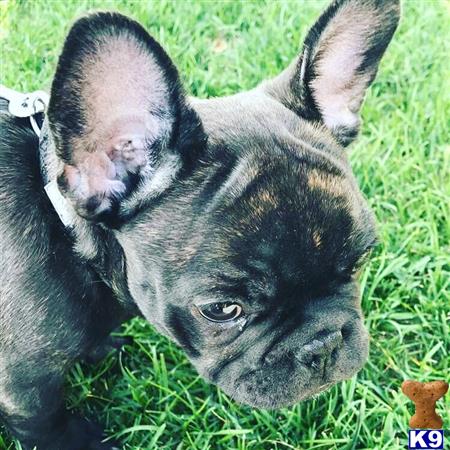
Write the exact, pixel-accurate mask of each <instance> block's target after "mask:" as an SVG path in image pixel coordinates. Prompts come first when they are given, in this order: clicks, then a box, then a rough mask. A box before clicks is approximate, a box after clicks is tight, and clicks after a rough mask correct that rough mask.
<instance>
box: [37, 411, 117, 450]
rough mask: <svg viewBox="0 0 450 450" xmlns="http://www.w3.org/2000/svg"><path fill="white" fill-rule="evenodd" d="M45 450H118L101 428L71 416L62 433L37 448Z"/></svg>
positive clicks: (115, 442)
mask: <svg viewBox="0 0 450 450" xmlns="http://www.w3.org/2000/svg"><path fill="white" fill-rule="evenodd" d="M41 447H42V448H45V449H46V450H120V449H121V448H122V447H121V445H120V444H119V443H118V442H117V441H113V440H111V439H107V436H106V435H105V434H104V432H103V428H102V427H101V426H100V425H98V424H97V423H95V422H91V421H89V420H87V419H84V418H81V417H79V416H71V417H70V419H69V420H68V422H67V425H66V426H65V427H64V432H63V433H62V434H59V435H58V436H57V437H54V438H53V437H52V439H51V443H47V442H46V443H45V444H43V445H41V446H38V448H39V449H40V448H41Z"/></svg>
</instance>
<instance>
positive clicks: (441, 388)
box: [402, 380, 448, 430]
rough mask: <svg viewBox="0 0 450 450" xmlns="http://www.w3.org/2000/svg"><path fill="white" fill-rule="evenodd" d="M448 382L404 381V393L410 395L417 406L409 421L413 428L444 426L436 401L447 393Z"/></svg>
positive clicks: (436, 428) (437, 427) (435, 428)
mask: <svg viewBox="0 0 450 450" xmlns="http://www.w3.org/2000/svg"><path fill="white" fill-rule="evenodd" d="M447 390H448V383H446V382H445V381H431V382H429V383H420V382H418V381H413V380H406V381H404V382H403V383H402V391H403V393H404V394H405V395H406V396H407V397H409V398H410V399H411V400H412V401H413V402H414V405H415V407H416V411H415V414H414V415H413V416H412V417H411V420H410V421H409V426H410V427H411V428H427V429H433V430H438V429H441V428H442V424H443V421H442V417H440V416H439V415H438V414H437V413H436V402H437V401H438V400H439V399H440V398H441V397H443V396H444V395H445V393H446V392H447Z"/></svg>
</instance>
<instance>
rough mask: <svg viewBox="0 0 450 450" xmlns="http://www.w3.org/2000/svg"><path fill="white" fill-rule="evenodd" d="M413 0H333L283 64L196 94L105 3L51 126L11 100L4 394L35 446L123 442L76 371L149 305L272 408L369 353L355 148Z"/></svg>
mask: <svg viewBox="0 0 450 450" xmlns="http://www.w3.org/2000/svg"><path fill="white" fill-rule="evenodd" d="M399 9H400V7H399V2H398V1H397V0H337V1H334V2H333V3H331V5H330V6H329V7H328V8H327V9H326V10H325V11H324V12H323V14H322V15H321V16H320V18H319V19H318V21H317V22H316V23H315V25H314V26H313V27H312V28H311V30H310V31H309V33H308V34H307V36H306V39H305V42H304V46H303V50H302V52H301V53H300V55H299V56H298V57H297V59H295V61H293V62H292V64H291V65H290V66H289V67H287V68H286V69H285V70H284V71H283V72H282V73H281V74H280V75H279V76H277V77H275V78H273V79H270V80H268V81H264V82H263V83H261V84H260V85H259V86H257V87H255V88H254V89H252V90H250V91H248V92H244V93H240V94H237V95H232V96H230V97H226V98H213V99H196V98H190V97H188V96H187V95H186V94H185V93H184V91H183V88H182V86H181V84H180V79H179V75H178V73H177V70H176V68H175V66H174V64H173V62H172V61H171V59H170V58H169V56H168V55H167V53H166V52H165V51H164V50H163V49H162V47H161V46H160V45H159V44H158V43H157V42H156V41H155V40H154V39H153V38H152V37H151V36H149V34H148V33H147V32H146V31H145V30H144V29H143V28H142V27H141V26H140V25H139V24H138V23H136V22H135V21H133V20H131V19H129V18H127V17H124V16H122V15H120V14H117V13H112V12H111V13H110V12H99V13H94V14H91V15H88V16H86V17H83V18H81V19H79V20H78V21H77V22H76V23H75V24H74V25H73V27H72V29H71V31H70V32H69V34H68V36H67V38H66V40H65V43H64V47H63V50H62V53H61V56H60V58H59V62H58V65H57V69H56V74H55V77H54V80H53V83H52V86H51V92H50V102H49V105H48V109H47V111H46V114H45V121H44V124H43V128H42V133H41V137H40V142H39V139H38V138H37V136H36V135H35V134H34V133H33V131H32V130H31V128H30V127H29V123H28V121H27V120H25V119H20V118H17V117H13V116H12V115H10V114H8V113H7V110H6V107H7V104H6V102H3V103H2V112H1V141H0V142H1V147H0V173H1V175H0V199H1V213H0V227H1V246H2V249H1V271H0V289H1V304H0V313H1V316H0V411H1V417H2V418H3V420H4V422H5V424H6V425H7V426H8V427H9V429H10V430H11V432H12V433H13V435H14V436H15V437H17V438H18V439H19V440H20V441H21V442H22V445H23V446H24V447H25V448H31V447H33V446H36V447H37V449H38V450H81V449H83V450H86V449H110V448H113V446H114V445H115V444H113V443H111V442H110V441H106V442H102V439H103V437H102V432H101V430H100V427H98V426H96V425H95V424H93V423H92V422H89V421H87V420H85V419H83V418H81V417H77V416H74V415H71V414H69V413H68V412H67V411H66V410H65V408H64V401H63V395H62V385H63V380H64V374H65V373H66V371H67V369H68V368H69V367H70V366H71V365H72V364H73V362H74V361H75V360H77V359H79V358H83V357H86V356H87V355H89V354H91V353H93V352H95V351H96V350H95V349H96V348H97V347H98V346H100V345H102V343H103V342H105V340H106V339H107V337H108V335H109V333H110V332H111V331H112V330H113V329H114V328H116V327H117V326H118V325H120V323H122V322H123V321H124V320H126V319H128V318H130V317H132V316H135V315H137V314H140V315H142V316H144V317H145V318H146V319H147V320H148V321H149V322H150V323H152V324H153V325H154V326H155V328H156V329H157V330H159V331H160V332H161V333H162V334H164V335H166V336H168V337H169V338H170V339H172V340H173V341H175V342H176V343H177V344H178V345H179V346H180V347H181V348H182V349H183V350H184V351H185V352H186V355H187V356H188V358H189V359H190V361H191V362H192V364H193V365H194V367H195V368H196V370H197V371H198V372H199V373H200V374H201V375H202V376H203V377H204V378H205V379H206V380H208V381H210V382H211V383H214V384H216V385H218V386H219V387H220V388H221V389H222V390H223V391H224V392H225V393H227V394H228V395H229V396H231V397H232V398H233V399H235V400H236V401H237V402H242V403H244V404H248V405H251V406H253V407H256V408H279V407H282V406H286V405H292V404H294V403H296V402H299V401H301V400H304V399H307V398H309V397H311V396H313V395H314V394H316V393H318V392H320V391H322V390H324V389H326V388H327V387H329V386H331V385H333V384H334V383H337V382H339V381H341V380H344V379H346V378H349V377H351V376H352V375H354V374H355V373H356V372H357V371H358V370H359V369H360V368H361V367H362V366H363V364H364V362H365V360H366V358H367V355H368V334H367V331H366V330H365V328H364V325H363V317H362V312H361V308H360V294H359V291H358V282H357V271H358V267H359V266H360V264H361V261H362V260H363V258H364V256H365V255H366V254H367V253H368V252H369V251H370V249H371V248H372V247H373V245H374V243H375V241H376V232H375V226H374V219H373V215H372V213H371V211H370V210H369V207H368V205H367V204H366V202H365V200H364V198H363V196H362V194H361V193H360V191H359V189H358V186H357V183H356V181H355V178H354V176H353V174H352V171H351V168H350V165H349V162H348V159H347V155H346V151H345V147H346V146H347V145H348V144H350V143H351V142H352V141H353V140H354V139H355V137H356V135H357V132H358V128H359V124H360V118H359V110H360V108H361V104H362V102H363V99H364V96H365V92H366V90H367V88H368V87H369V85H370V84H371V82H372V81H373V79H374V77H375V75H376V72H377V68H378V65H379V62H380V59H381V57H382V56H383V54H384V52H385V50H386V48H387V46H388V44H389V42H390V40H391V38H392V36H393V33H394V31H395V29H396V27H397V24H398V21H399V15H400V11H399ZM50 182H54V183H55V186H57V189H58V190H59V192H60V195H61V199H62V200H61V201H60V204H59V205H57V204H56V203H55V201H51V198H50V197H49V195H47V191H46V189H44V187H45V186H46V185H47V183H50ZM61 209H62V210H64V209H65V210H66V212H67V211H68V210H70V213H71V217H72V218H71V220H70V221H69V222H70V223H67V222H65V223H63V221H62V220H61V219H60V215H61V214H60V213H61V211H59V210H61Z"/></svg>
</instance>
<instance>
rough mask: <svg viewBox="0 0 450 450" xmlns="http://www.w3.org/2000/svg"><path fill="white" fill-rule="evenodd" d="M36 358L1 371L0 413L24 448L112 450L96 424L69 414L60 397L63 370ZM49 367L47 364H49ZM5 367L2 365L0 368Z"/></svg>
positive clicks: (42, 449)
mask: <svg viewBox="0 0 450 450" xmlns="http://www.w3.org/2000/svg"><path fill="white" fill-rule="evenodd" d="M45 366H46V364H45V363H44V364H43V362H42V360H39V361H33V362H31V361H27V362H23V363H22V364H21V365H20V366H18V365H14V366H13V367H10V368H7V369H6V370H2V372H1V378H0V384H1V391H2V395H1V399H0V410H1V415H2V417H3V418H4V419H5V422H6V424H7V425H8V427H9V428H10V429H11V431H12V432H13V434H14V436H16V437H17V438H18V439H19V440H20V442H21V444H22V447H23V448H25V449H30V450H31V449H32V448H34V447H36V448H37V450H94V449H95V450H100V449H102V450H112V449H114V448H118V447H115V446H114V444H113V443H111V442H110V441H108V442H105V443H103V442H102V440H103V439H104V436H103V434H102V430H101V428H100V427H99V426H97V425H96V424H93V423H91V422H88V421H87V420H85V419H82V418H81V417H78V416H76V415H73V414H71V413H69V412H68V411H67V410H66V409H65V407H64V402H63V396H62V385H63V373H62V371H61V372H59V371H55V370H54V366H53V365H52V367H45ZM49 366H50V364H49ZM2 369H4V368H2Z"/></svg>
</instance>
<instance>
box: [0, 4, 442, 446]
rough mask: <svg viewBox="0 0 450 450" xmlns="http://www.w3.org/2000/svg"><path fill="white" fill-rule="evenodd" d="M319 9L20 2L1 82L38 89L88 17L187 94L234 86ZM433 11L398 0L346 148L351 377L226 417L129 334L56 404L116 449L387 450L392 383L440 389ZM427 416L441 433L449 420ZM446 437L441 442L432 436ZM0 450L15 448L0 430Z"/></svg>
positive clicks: (401, 403) (397, 400)
mask: <svg viewBox="0 0 450 450" xmlns="http://www.w3.org/2000/svg"><path fill="white" fill-rule="evenodd" d="M324 5H325V2H323V1H317V2H315V1H304V2H286V1H280V2H275V1H267V2H256V3H254V2H244V3H237V2H217V3H214V2H208V3H200V2H196V3H190V2H187V1H182V0H180V1H177V2H169V1H161V2H156V1H154V2H150V1H139V2H138V1H127V0H122V1H120V2H119V1H117V2H112V1H108V2H106V1H105V2H93V1H81V0H80V1H76V2H74V1H62V0H61V1H53V2H50V1H43V0H39V1H33V2H32V1H28V2H27V1H21V2H12V1H11V2H6V3H5V2H4V3H1V4H0V14H1V21H2V24H1V25H2V26H1V43H0V48H1V79H2V82H3V83H5V84H6V85H8V86H10V87H12V88H16V89H18V90H33V89H39V88H42V87H48V86H49V83H50V81H51V77H52V74H53V71H54V69H55V64H56V60H57V56H58V52H59V49H60V48H61V44H62V40H63V37H64V35H65V33H66V32H67V30H68V27H69V24H70V23H71V22H72V21H73V19H74V18H75V17H77V16H78V15H79V14H81V13H83V12H85V11H87V10H89V9H92V8H102V9H107V8H113V9H118V10H120V11H122V12H124V13H127V14H130V15H132V16H134V17H135V18H137V19H138V20H139V21H141V22H142V23H143V24H144V25H145V27H146V28H147V29H148V30H149V31H150V32H151V33H152V34H153V35H154V36H155V37H156V38H157V39H159V40H160V42H161V43H162V44H163V45H164V46H165V48H166V49H167V50H168V52H169V54H170V55H171V56H172V57H173V58H174V60H175V61H176V63H177V65H178V67H179V69H180V72H181V75H182V78H183V79H184V81H185V85H186V88H187V90H188V91H189V92H190V93H191V94H193V95H198V96H216V95H226V94H230V93H234V92H237V91H239V90H242V89H246V88H250V87H252V86H254V85H255V84H256V83H258V82H259V81H261V80H262V79H264V78H266V77H269V76H272V75H274V74H276V73H277V72H279V71H280V70H281V69H282V68H283V67H284V66H285V65H286V64H287V63H288V62H289V61H290V60H291V58H293V57H294V55H295V54H296V52H297V49H298V47H299V44H300V42H301V39H302V37H303V36H304V35H305V32H306V30H307V28H308V26H310V25H311V24H312V22H313V20H314V19H315V17H316V16H317V14H318V13H319V12H320V11H321V9H322V8H323V6H324ZM449 29H450V20H449V4H448V3H446V2H444V1H435V2H432V1H426V0H415V1H413V0H408V1H405V2H404V14H403V19H402V22H401V26H400V28H399V30H398V32H397V34H396V36H395V39H394V41H393V43H392V45H391V47H390V48H389V50H388V52H387V54H386V57H385V59H384V60H383V63H382V66H381V70H380V73H379V76H378V78H377V80H376V81H375V83H374V85H373V86H372V88H371V90H370V92H369V94H368V96H367V101H366V104H365V106H364V109H363V118H364V125H363V127H362V133H361V136H360V139H359V141H358V142H357V144H356V145H354V146H353V147H352V149H351V160H352V164H353V167H354V170H355V172H356V174H357V177H358V179H359V181H360V184H361V187H362V189H363V191H364V193H365V194H366V196H367V197H368V199H369V202H370V204H371V205H372V207H373V209H374V210H375V213H376V216H377V219H378V224H379V235H380V240H381V243H382V244H381V246H380V247H379V248H378V249H377V251H376V252H375V255H374V258H373V259H372V260H371V262H370V264H369V265H368V266H367V267H366V268H365V271H364V273H363V275H362V285H363V288H364V291H363V309H364V312H365V314H366V323H367V325H368V327H369V329H370V333H371V336H372V343H371V351H370V358H369V362H368V363H367V365H366V366H365V368H364V369H363V370H362V371H361V372H360V373H359V374H358V375H357V376H356V377H354V378H353V379H351V380H349V381H347V382H344V383H341V384H339V385H338V386H335V387H333V388H332V389H331V390H330V391H328V392H326V393H324V394H322V395H320V396H319V397H317V398H315V399H313V400H310V401H307V402H304V403H302V404H299V405H297V406H294V407H292V408H286V409H282V410H279V411H273V412H267V411H257V410H252V409H250V408H248V407H242V406H239V405H236V404H235V403H234V402H233V401H232V400H230V399H229V398H228V397H227V396H226V395H224V394H222V393H221V392H219V391H218V390H217V389H216V388H215V387H213V386H210V385H208V384H206V383H205V382H203V381H202V380H201V379H200V378H199V377H198V376H197V374H196V372H195V370H194V369H193V368H192V366H191V365H190V363H189V362H188V361H187V359H186V357H185V356H184V354H183V353H182V352H181V351H180V350H179V349H178V348H177V347H176V346H175V345H174V344H172V343H170V342H168V341H167V340H166V339H165V338H163V337H161V336H159V335H158V334H157V333H156V332H155V331H154V330H153V329H152V327H151V326H149V325H148V324H146V323H144V322H143V321H142V320H133V321H132V322H130V323H127V324H125V326H124V327H123V333H126V334H131V335H133V336H134V338H135V340H136V343H135V345H134V346H132V347H127V348H126V349H125V350H124V351H123V352H122V353H121V354H120V356H119V357H118V355H117V354H114V355H110V356H109V357H108V358H106V360H104V361H103V362H102V363H101V364H99V365H98V366H96V367H91V366H86V365H77V366H76V367H75V368H74V369H73V370H72V371H71V373H70V375H69V377H68V382H67V394H68V406H69V407H70V408H73V409H76V410H78V411H80V412H81V413H83V414H85V415H87V416H90V417H94V418H98V419H99V420H100V421H101V422H102V423H104V424H105V426H106V429H107V431H108V433H109V434H110V435H111V436H116V437H119V438H120V439H121V440H122V442H123V443H124V448H125V449H148V450H150V449H170V450H174V449H178V450H181V449H189V450H191V449H192V450H195V449H198V450H200V449H205V450H206V449H212V450H221V449H227V450H229V449H236V450H265V449H273V450H282V449H283V450H284V449H286V450H287V449H371V450H372V449H389V450H392V449H403V448H405V445H406V430H407V428H408V425H407V423H408V419H409V417H410V414H411V411H412V405H411V404H410V403H409V402H408V401H407V399H406V397H405V396H404V395H402V394H401V393H400V392H399V388H400V384H401V382H402V380H404V379H405V378H413V379H418V380H421V381H426V380H432V379H442V378H447V379H448V378H449V373H450V367H449V366H450V359H449V358H450V357H449V350H450V331H449V323H450V298H449V297H450V295H449V280H450V276H449V275H450V274H449V272H450V264H449V263H450V261H449V254H450V252H449V251H450V249H449V224H450V221H449V208H448V204H449V196H450V174H449V167H450V151H449V145H448V140H447V137H448V130H449V127H448V125H449V123H448V118H449V117H450V111H449V109H450V107H449V104H450V101H449V92H450V86H449V82H448V79H449V73H450V72H449V69H450V68H449V63H448V60H449V59H448V55H449V50H450V49H449V40H448V30H449ZM449 397H450V395H447V405H446V406H445V405H444V402H442V401H440V403H439V411H440V413H441V414H442V415H443V417H444V420H445V423H446V426H447V428H450V408H449V403H448V398H449ZM447 439H450V436H448V435H447ZM0 448H6V449H10V450H11V449H19V448H20V446H19V444H17V443H14V442H13V441H11V439H10V438H9V437H8V435H7V434H6V432H3V434H2V433H1V432H0Z"/></svg>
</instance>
